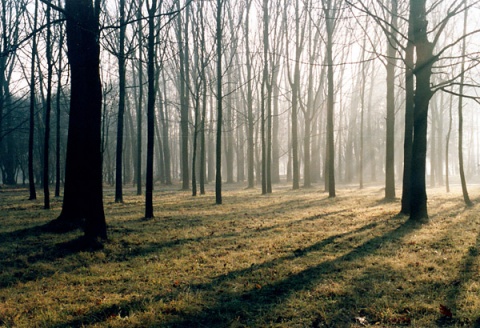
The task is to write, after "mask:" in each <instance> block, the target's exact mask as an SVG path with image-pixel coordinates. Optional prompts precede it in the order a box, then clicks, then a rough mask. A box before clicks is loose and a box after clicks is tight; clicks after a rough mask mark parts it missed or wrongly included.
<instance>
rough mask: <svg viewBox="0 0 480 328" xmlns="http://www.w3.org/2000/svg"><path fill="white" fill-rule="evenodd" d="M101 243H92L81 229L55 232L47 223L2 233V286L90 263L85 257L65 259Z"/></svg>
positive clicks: (0, 276) (0, 250) (92, 249)
mask: <svg viewBox="0 0 480 328" xmlns="http://www.w3.org/2000/svg"><path fill="white" fill-rule="evenodd" d="M101 246H102V245H100V244H98V245H92V244H91V242H90V241H86V240H85V239H84V237H83V234H79V232H78V231H71V232H69V233H63V234H57V233H52V232H51V231H50V230H49V224H48V223H47V224H45V225H39V226H34V227H31V228H26V229H21V230H16V231H12V232H4V233H0V268H1V271H0V288H7V287H10V286H14V285H15V284H17V283H19V282H23V283H24V282H28V281H33V280H37V279H41V278H46V277H50V276H52V275H54V274H55V273H56V272H58V271H61V272H70V271H73V270H75V269H76V268H79V267H82V266H87V265H88V263H86V262H85V261H83V262H82V261H77V260H74V261H64V260H65V259H67V258H70V257H71V256H73V255H75V254H77V253H79V252H94V251H97V250H99V249H101ZM60 260H62V261H61V262H60ZM41 264H46V265H41Z"/></svg>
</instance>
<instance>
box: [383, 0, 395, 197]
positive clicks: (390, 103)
mask: <svg viewBox="0 0 480 328" xmlns="http://www.w3.org/2000/svg"><path fill="white" fill-rule="evenodd" d="M391 3H392V7H391V8H392V9H391V12H392V14H391V15H392V20H391V23H390V33H389V35H388V45H387V47H388V48H387V49H388V50H387V135H386V158H385V199H388V200H392V199H395V65H396V60H395V48H394V44H395V39H396V35H397V33H396V31H397V8H398V3H397V0H392V1H391Z"/></svg>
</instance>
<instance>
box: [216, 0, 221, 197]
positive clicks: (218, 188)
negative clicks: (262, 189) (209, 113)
mask: <svg viewBox="0 0 480 328" xmlns="http://www.w3.org/2000/svg"><path fill="white" fill-rule="evenodd" d="M222 5H223V4H222V0H217V17H216V18H217V27H216V41H217V49H216V51H217V145H216V148H217V153H216V174H215V202H216V204H217V205H220V204H222V120H223V118H222V114H223V107H222V101H223V96H222Z"/></svg>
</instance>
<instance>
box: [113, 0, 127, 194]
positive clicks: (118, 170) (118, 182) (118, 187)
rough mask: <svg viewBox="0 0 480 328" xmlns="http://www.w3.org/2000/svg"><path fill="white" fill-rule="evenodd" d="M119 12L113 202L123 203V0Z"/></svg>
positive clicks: (124, 69)
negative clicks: (117, 92)
mask: <svg viewBox="0 0 480 328" xmlns="http://www.w3.org/2000/svg"><path fill="white" fill-rule="evenodd" d="M118 6H119V8H118V9H119V14H120V34H119V48H118V52H117V60H118V84H119V86H118V88H119V90H118V91H119V94H118V120H117V152H116V154H117V156H116V161H115V163H116V165H115V203H123V189H122V187H123V181H122V176H123V165H122V164H123V162H122V159H123V125H124V124H123V123H124V122H123V121H124V120H123V117H124V115H125V84H126V83H125V71H126V64H125V62H126V60H125V59H126V58H125V38H126V37H125V33H126V25H125V0H120V2H119V5H118Z"/></svg>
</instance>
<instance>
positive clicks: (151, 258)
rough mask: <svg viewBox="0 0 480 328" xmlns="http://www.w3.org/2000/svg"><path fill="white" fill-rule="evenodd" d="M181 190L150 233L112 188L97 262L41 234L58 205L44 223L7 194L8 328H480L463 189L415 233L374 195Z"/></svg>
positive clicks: (437, 195) (0, 195)
mask: <svg viewBox="0 0 480 328" xmlns="http://www.w3.org/2000/svg"><path fill="white" fill-rule="evenodd" d="M174 188H175V187H174ZM174 188H170V189H162V190H158V191H156V192H155V195H154V197H155V201H154V203H155V215H156V217H155V218H154V219H152V220H148V221H146V220H143V219H142V216H143V210H144V209H143V200H144V199H143V197H142V196H134V191H133V190H127V191H126V194H125V197H124V199H125V200H126V201H125V203H124V204H115V203H113V201H112V200H113V194H112V192H111V191H109V190H107V193H106V197H105V211H106V215H107V222H108V225H109V241H108V242H107V243H106V245H105V247H104V248H103V249H102V250H98V251H95V252H88V251H82V250H79V249H78V248H76V247H75V244H74V242H73V241H75V239H76V238H78V237H79V236H81V235H82V233H81V232H80V231H75V232H71V233H67V234H59V235H57V234H51V233H47V232H45V231H44V230H43V229H42V228H41V226H42V225H43V224H45V223H47V222H49V221H50V220H52V219H54V218H55V217H56V216H57V215H58V214H59V211H60V207H61V200H59V199H55V200H54V201H53V210H50V211H45V210H43V209H42V201H41V200H38V201H28V200H26V198H27V197H28V192H27V191H26V190H24V189H11V190H9V189H1V190H0V326H1V327H84V326H88V327H364V326H380V327H397V326H413V327H435V326H452V327H463V326H465V327H480V297H479V295H480V275H479V272H480V271H479V270H480V268H479V266H480V259H479V252H480V217H479V216H478V209H479V208H478V206H479V205H474V206H473V207H470V208H466V207H465V206H464V204H463V203H462V197H461V193H460V189H458V190H457V189H454V190H453V192H452V193H450V194H444V193H443V190H440V189H432V190H429V192H428V193H429V211H430V217H431V218H430V221H429V222H427V223H424V224H421V225H420V224H413V223H411V222H409V221H408V220H407V219H408V218H407V217H404V216H399V215H397V213H398V211H399V208H400V206H399V200H397V201H395V202H384V201H382V197H383V190H381V189H379V188H378V187H371V188H366V189H364V190H361V191H359V190H357V189H353V188H352V189H348V188H343V189H339V190H338V195H339V196H338V197H337V198H335V199H329V198H328V195H327V194H325V193H323V192H321V190H319V189H316V188H312V189H302V190H298V191H293V190H291V189H290V188H289V187H287V186H277V187H276V188H275V190H274V193H273V194H272V195H268V196H260V192H259V190H258V189H257V190H245V189H240V188H238V190H233V189H234V188H233V187H232V188H231V189H232V190H227V191H224V205H221V206H218V205H214V203H215V199H214V194H213V192H212V191H211V190H210V191H209V192H208V193H207V195H206V196H201V197H196V198H193V197H191V196H190V194H189V193H188V192H182V191H178V190H176V189H174ZM479 196H480V194H479V193H478V192H477V191H476V190H475V191H473V192H472V191H471V197H472V198H473V199H474V200H475V201H476V202H475V203H476V204H478V203H479Z"/></svg>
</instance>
